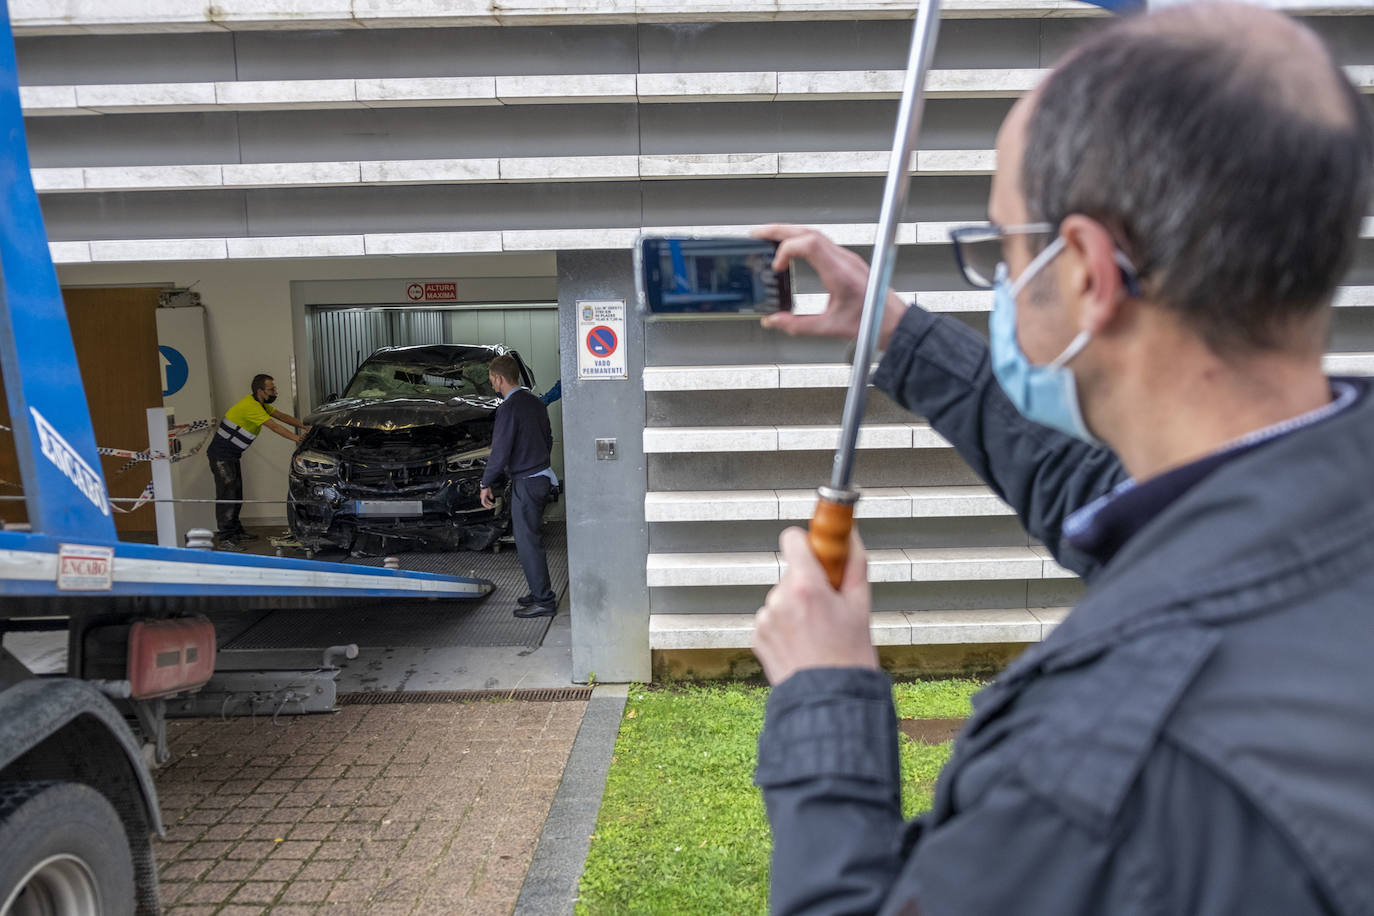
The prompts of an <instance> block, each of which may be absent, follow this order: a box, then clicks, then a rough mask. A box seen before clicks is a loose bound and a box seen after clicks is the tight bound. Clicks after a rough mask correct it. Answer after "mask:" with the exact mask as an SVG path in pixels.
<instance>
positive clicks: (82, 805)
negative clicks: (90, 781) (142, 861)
mask: <svg viewBox="0 0 1374 916" xmlns="http://www.w3.org/2000/svg"><path fill="white" fill-rule="evenodd" d="M0 849H3V850H5V855H4V856H3V857H0V913H3V914H5V916H37V914H53V916H105V914H117V916H131V914H132V913H133V912H134V866H133V857H132V856H131V854H130V852H129V841H128V839H127V837H126V835H125V833H124V824H123V822H122V821H120V819H119V815H118V814H116V813H115V809H114V808H113V807H111V805H110V803H109V802H108V801H106V799H105V796H103V795H101V794H100V793H99V792H97V791H96V790H95V789H92V788H91V787H90V786H87V785H83V784H81V783H76V782H20V783H11V784H8V785H0Z"/></svg>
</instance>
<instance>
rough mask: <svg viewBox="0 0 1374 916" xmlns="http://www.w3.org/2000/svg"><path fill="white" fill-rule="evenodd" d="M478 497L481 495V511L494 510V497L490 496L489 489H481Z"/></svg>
mask: <svg viewBox="0 0 1374 916" xmlns="http://www.w3.org/2000/svg"><path fill="white" fill-rule="evenodd" d="M480 495H481V500H482V508H483V509H495V508H496V497H495V496H493V495H492V493H491V487H483V488H482V492H481V494H480Z"/></svg>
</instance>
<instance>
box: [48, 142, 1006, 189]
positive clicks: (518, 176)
mask: <svg viewBox="0 0 1374 916" xmlns="http://www.w3.org/2000/svg"><path fill="white" fill-rule="evenodd" d="M964 152H967V153H968V154H969V155H970V157H974V158H971V159H970V162H973V161H974V159H975V158H976V156H977V155H980V154H984V153H986V154H987V155H989V156H990V155H991V151H988V150H968V151H964ZM782 155H785V154H777V153H721V154H718V155H698V154H692V153H683V154H671V155H669V154H665V155H652V156H549V157H542V156H534V157H507V158H502V159H490V158H488V159H382V160H370V161H362V162H357V161H345V162H330V161H322V160H321V161H314V162H280V163H271V162H265V163H242V164H241V163H224V164H221V165H148V166H141V165H132V166H103V167H99V168H85V169H81V168H72V167H63V168H36V169H33V178H34V182H35V184H36V185H37V186H39V187H40V188H41V189H42V190H44V191H64V192H80V191H144V190H183V189H218V188H302V187H319V186H334V185H350V184H351V185H389V184H500V183H505V182H524V181H539V182H573V181H579V182H580V181H627V180H630V181H632V180H635V179H645V180H676V181H680V180H682V179H687V178H691V179H713V178H715V179H728V178H773V177H776V176H778V175H779V174H780V173H779V168H778V161H779V160H780V159H781V158H782ZM810 155H814V156H816V157H817V159H818V162H820V161H824V160H827V159H830V158H831V157H834V159H835V160H836V162H838V163H839V165H840V167H839V168H838V170H827V169H825V168H823V167H821V166H819V165H818V167H817V169H816V171H814V172H812V173H807V174H806V175H805V176H803V174H802V173H800V172H794V173H792V174H790V175H789V176H787V177H836V176H854V175H868V176H878V175H882V174H883V166H882V165H881V163H880V162H878V159H877V158H875V159H874V161H873V165H875V167H874V168H872V169H869V170H866V171H859V170H857V169H849V168H845V167H844V161H845V160H846V158H847V157H850V156H852V155H855V154H850V153H815V154H810ZM863 155H866V156H870V155H871V156H874V157H881V154H863ZM939 162H940V165H939V166H938V167H936V168H933V169H930V168H926V169H922V170H920V171H918V173H917V174H918V175H919V174H927V175H932V176H940V175H953V174H989V173H990V172H991V169H990V168H987V169H984V168H981V166H980V167H978V168H970V169H967V170H962V171H961V170H960V169H961V166H960V165H958V161H956V160H955V159H953V158H948V159H941V160H939ZM974 164H975V165H977V163H976V162H975V163H974ZM83 173H85V174H84V175H83ZM73 175H74V176H75V178H73V177H72V176H73Z"/></svg>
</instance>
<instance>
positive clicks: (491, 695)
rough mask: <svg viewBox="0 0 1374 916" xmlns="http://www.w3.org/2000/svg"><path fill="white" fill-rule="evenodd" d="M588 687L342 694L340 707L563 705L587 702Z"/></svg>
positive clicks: (589, 693) (589, 696)
mask: <svg viewBox="0 0 1374 916" xmlns="http://www.w3.org/2000/svg"><path fill="white" fill-rule="evenodd" d="M591 698H592V688H590V687H544V688H526V689H523V690H401V691H396V692H394V693H383V692H380V691H378V692H377V693H341V694H339V699H338V704H339V705H340V706H393V705H396V704H402V703H472V702H475V701H477V700H532V701H542V702H546V703H547V702H565V701H569V700H590V699H591Z"/></svg>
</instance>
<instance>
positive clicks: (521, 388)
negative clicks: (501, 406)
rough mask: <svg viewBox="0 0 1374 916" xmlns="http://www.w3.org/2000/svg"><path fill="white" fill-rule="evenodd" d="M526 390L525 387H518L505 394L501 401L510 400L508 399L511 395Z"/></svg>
mask: <svg viewBox="0 0 1374 916" xmlns="http://www.w3.org/2000/svg"><path fill="white" fill-rule="evenodd" d="M524 388H525V386H524V385H516V386H515V387H514V388H512V389H511V390H510V391H507V392H506V393H505V394H503V395H502V396H501V400H503V401H504V400H505V399H506V398H508V397H510V396H511V395H513V394H515V392H517V391H521V390H524Z"/></svg>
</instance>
